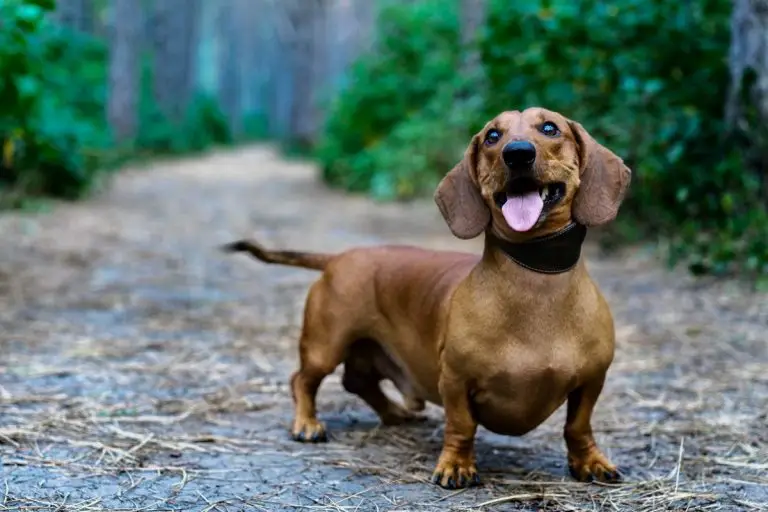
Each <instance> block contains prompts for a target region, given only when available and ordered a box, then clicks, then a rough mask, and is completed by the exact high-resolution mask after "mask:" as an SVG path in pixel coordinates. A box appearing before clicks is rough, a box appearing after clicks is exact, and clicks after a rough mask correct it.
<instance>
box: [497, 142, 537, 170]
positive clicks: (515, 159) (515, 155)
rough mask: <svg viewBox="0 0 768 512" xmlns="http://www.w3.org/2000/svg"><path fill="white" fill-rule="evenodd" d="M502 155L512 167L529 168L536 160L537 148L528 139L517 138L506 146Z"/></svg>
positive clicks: (505, 161)
mask: <svg viewBox="0 0 768 512" xmlns="http://www.w3.org/2000/svg"><path fill="white" fill-rule="evenodd" d="M501 156H502V158H503V159H504V163H505V164H506V165H507V167H509V168H510V169H528V168H530V167H531V166H532V165H533V162H534V161H535V160H536V148H535V147H534V146H533V144H531V143H530V142H528V141H526V140H515V141H512V142H510V143H509V144H507V145H506V146H504V149H502V150H501Z"/></svg>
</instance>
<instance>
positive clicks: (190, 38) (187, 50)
mask: <svg viewBox="0 0 768 512" xmlns="http://www.w3.org/2000/svg"><path fill="white" fill-rule="evenodd" d="M199 12H200V5H199V0H155V2H154V6H153V17H152V24H151V26H152V38H151V39H152V48H153V72H152V79H153V82H152V91H153V95H154V98H155V101H156V102H157V105H158V106H159V107H160V110H161V111H162V112H163V113H164V114H165V115H166V116H167V117H168V119H170V120H172V121H174V122H176V123H180V122H182V121H183V118H184V113H185V111H186V108H187V106H188V105H189V102H190V99H191V97H192V93H193V91H194V82H195V77H196V70H195V62H196V57H197V42H198V27H197V22H198V13H199Z"/></svg>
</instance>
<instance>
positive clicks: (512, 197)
mask: <svg viewBox="0 0 768 512" xmlns="http://www.w3.org/2000/svg"><path fill="white" fill-rule="evenodd" d="M564 195H565V183H560V182H557V183H541V182H539V181H537V180H535V179H533V178H527V177H525V178H516V179H514V180H512V181H510V182H509V183H508V184H507V187H506V190H503V191H501V192H497V193H496V194H495V195H494V200H495V201H496V205H497V206H498V207H499V208H501V212H502V214H503V215H504V219H505V220H506V221H507V224H509V227H511V228H512V229H514V230H515V231H528V230H530V229H531V228H533V226H535V225H536V223H537V222H538V220H539V218H540V217H541V214H542V213H543V212H544V211H545V210H546V209H549V208H551V207H552V206H554V205H555V204H556V203H557V202H558V201H560V200H561V199H562V198H563V196H564Z"/></svg>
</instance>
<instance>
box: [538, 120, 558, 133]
mask: <svg viewBox="0 0 768 512" xmlns="http://www.w3.org/2000/svg"><path fill="white" fill-rule="evenodd" d="M539 131H540V132H541V133H543V134H544V135H546V136H547V137H557V136H558V135H560V129H559V128H558V127H557V125H556V124H555V123H553V122H552V121H547V122H546V123H544V124H543V125H541V127H540V128H539Z"/></svg>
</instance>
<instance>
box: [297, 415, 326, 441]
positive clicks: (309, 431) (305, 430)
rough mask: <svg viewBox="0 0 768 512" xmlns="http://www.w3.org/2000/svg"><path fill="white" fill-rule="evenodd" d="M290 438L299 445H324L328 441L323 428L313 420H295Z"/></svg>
mask: <svg viewBox="0 0 768 512" xmlns="http://www.w3.org/2000/svg"><path fill="white" fill-rule="evenodd" d="M291 437H292V438H293V440H294V441H298V442H300V443H324V442H325V441H327V440H328V436H327V434H326V433H325V426H323V424H322V423H320V422H319V421H317V420H316V419H314V418H311V419H310V418H304V419H299V418H297V419H296V420H295V421H294V422H293V429H291Z"/></svg>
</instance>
